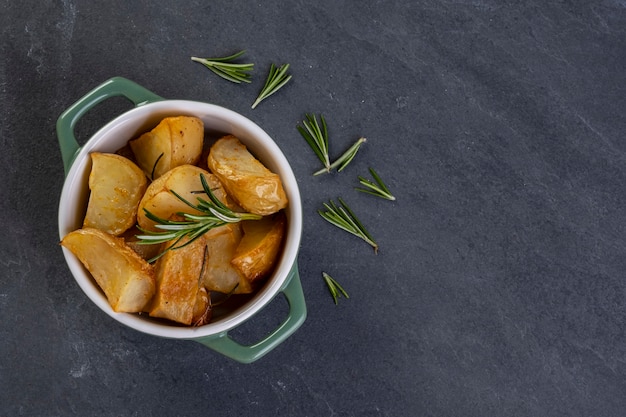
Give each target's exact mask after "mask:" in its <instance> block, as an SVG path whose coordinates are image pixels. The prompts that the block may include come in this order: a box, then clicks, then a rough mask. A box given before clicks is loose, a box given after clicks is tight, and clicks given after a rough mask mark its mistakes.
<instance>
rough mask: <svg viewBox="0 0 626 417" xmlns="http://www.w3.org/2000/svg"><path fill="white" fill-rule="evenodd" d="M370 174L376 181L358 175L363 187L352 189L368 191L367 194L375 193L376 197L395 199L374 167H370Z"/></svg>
mask: <svg viewBox="0 0 626 417" xmlns="http://www.w3.org/2000/svg"><path fill="white" fill-rule="evenodd" d="M370 174H372V177H373V178H374V181H376V183H374V182H372V181H370V180H368V179H367V178H364V177H362V176H360V175H359V182H360V183H361V185H362V186H363V187H365V188H358V187H355V188H354V189H355V190H357V191H361V192H363V193H368V194H372V195H375V196H377V197H381V198H384V199H386V200H391V201H393V200H395V199H396V197H394V195H393V194H391V191H389V188H387V186H386V185H385V183H384V182H383V180H382V179H381V178H380V176H379V175H378V173H376V171H374V168H370Z"/></svg>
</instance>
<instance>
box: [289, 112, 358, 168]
mask: <svg viewBox="0 0 626 417" xmlns="http://www.w3.org/2000/svg"><path fill="white" fill-rule="evenodd" d="M320 122H321V125H320V123H318V122H317V118H316V117H315V115H314V114H308V113H307V114H306V120H303V121H302V126H300V125H298V126H297V129H298V132H300V135H302V137H303V138H304V140H306V142H307V143H308V144H309V146H310V147H311V149H313V152H315V155H317V157H318V158H319V160H320V161H321V162H322V165H324V167H323V168H322V169H320V170H319V171H316V172H314V173H313V175H320V174H323V173H330V172H331V171H332V170H333V169H335V168H337V172H341V171H343V169H344V168H345V167H346V166H347V165H348V164H349V163H350V161H352V159H354V157H355V155H356V153H357V152H358V151H359V148H360V147H361V145H362V144H363V143H365V142H367V139H365V138H359V139H358V140H357V141H356V142H355V143H354V144H353V145H352V146H350V147H349V148H348V150H346V151H345V152H344V153H343V154H342V155H341V156H340V157H339V158H337V159H336V160H335V161H334V162H333V163H330V158H329V156H328V127H327V126H326V120H325V119H324V116H322V115H321V114H320Z"/></svg>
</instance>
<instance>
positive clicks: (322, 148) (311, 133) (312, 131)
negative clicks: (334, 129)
mask: <svg viewBox="0 0 626 417" xmlns="http://www.w3.org/2000/svg"><path fill="white" fill-rule="evenodd" d="M320 122H321V125H320V124H319V123H318V122H317V118H316V117H315V115H314V114H306V120H304V121H303V122H302V126H299V125H298V126H297V129H298V132H300V134H301V135H302V137H303V138H304V140H306V142H307V143H308V144H309V146H310V147H311V149H313V152H315V155H317V157H318V158H319V160H320V161H321V162H322V164H323V165H324V168H323V169H322V171H325V172H330V159H329V158H328V128H327V127H326V120H325V119H324V116H322V115H321V114H320Z"/></svg>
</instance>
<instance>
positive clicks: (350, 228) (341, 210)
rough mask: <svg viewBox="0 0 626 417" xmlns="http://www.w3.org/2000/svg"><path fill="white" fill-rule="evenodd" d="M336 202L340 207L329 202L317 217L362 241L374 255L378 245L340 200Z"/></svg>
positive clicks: (319, 211)
mask: <svg viewBox="0 0 626 417" xmlns="http://www.w3.org/2000/svg"><path fill="white" fill-rule="evenodd" d="M338 200H339V204H341V206H338V205H337V204H335V203H334V202H333V201H332V200H331V201H329V202H328V203H324V207H325V208H326V210H318V213H319V215H320V216H322V218H323V219H324V220H326V221H327V222H329V223H330V224H332V225H334V226H336V227H338V228H340V229H342V230H344V231H346V232H348V233H350V234H353V235H354V236H356V237H358V238H360V239H363V240H364V241H365V242H367V243H368V244H369V245H370V246H372V248H374V253H378V244H377V243H376V241H375V240H374V238H373V237H372V235H370V234H369V232H368V231H367V229H366V228H365V226H363V223H361V221H360V220H359V219H358V217H356V214H354V212H353V211H352V210H351V209H350V207H349V206H348V205H347V204H346V203H345V202H344V201H343V200H342V199H341V198H339V199H338Z"/></svg>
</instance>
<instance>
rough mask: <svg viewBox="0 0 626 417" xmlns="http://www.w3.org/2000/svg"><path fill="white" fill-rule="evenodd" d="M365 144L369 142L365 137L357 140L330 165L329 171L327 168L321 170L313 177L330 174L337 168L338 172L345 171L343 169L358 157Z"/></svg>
mask: <svg viewBox="0 0 626 417" xmlns="http://www.w3.org/2000/svg"><path fill="white" fill-rule="evenodd" d="M365 142H367V139H365V138H363V137H361V138H359V139H357V141H356V142H354V144H353V145H352V146H350V147H349V148H348V150H346V151H345V152H344V153H343V154H342V155H341V156H340V157H339V158H337V159H336V160H335V162H333V163H332V164H330V166H329V168H328V170H327V169H325V168H324V169H320V170H319V171H317V172H315V173H313V175H319V174H323V173H324V172H330V171H332V170H333V169H335V168H337V167H338V168H337V172H341V171H343V169H344V168H345V167H346V166H347V165H348V164H349V163H350V161H352V160H353V159H354V157H355V156H356V153H357V152H358V151H359V148H361V145H362V144H364V143H365Z"/></svg>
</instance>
